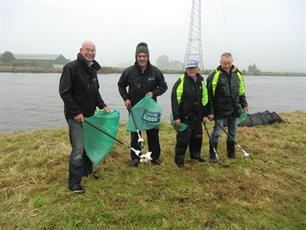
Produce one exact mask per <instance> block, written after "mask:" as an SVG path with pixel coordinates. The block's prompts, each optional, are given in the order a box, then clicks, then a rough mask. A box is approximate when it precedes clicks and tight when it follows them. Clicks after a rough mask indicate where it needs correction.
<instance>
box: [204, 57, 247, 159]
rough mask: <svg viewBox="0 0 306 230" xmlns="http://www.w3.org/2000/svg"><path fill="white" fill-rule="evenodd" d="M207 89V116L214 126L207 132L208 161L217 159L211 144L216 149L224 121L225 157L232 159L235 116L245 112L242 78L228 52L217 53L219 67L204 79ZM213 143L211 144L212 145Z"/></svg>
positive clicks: (233, 156) (235, 125) (245, 102)
mask: <svg viewBox="0 0 306 230" xmlns="http://www.w3.org/2000/svg"><path fill="white" fill-rule="evenodd" d="M207 88H208V99H209V102H208V114H209V115H208V119H209V120H214V121H215V125H214V129H213V132H212V134H211V144H210V149H209V153H210V161H211V162H214V163H215V162H217V157H216V154H215V153H214V151H213V148H212V147H213V146H214V147H215V149H217V145H218V139H219V136H220V134H221V132H222V129H221V127H223V125H224V124H227V127H228V134H229V135H230V136H231V138H229V137H227V156H228V157H229V158H235V142H233V140H235V138H236V128H237V117H239V116H240V111H241V109H243V110H244V111H245V112H248V103H247V100H246V96H245V86H244V79H243V76H242V74H241V72H240V71H239V70H238V69H237V67H236V66H234V65H233V57H232V55H231V54H230V53H223V54H222V55H221V60H220V66H218V68H217V69H216V70H215V71H214V72H212V73H211V74H210V75H209V76H208V78H207ZM212 145H213V146H212Z"/></svg>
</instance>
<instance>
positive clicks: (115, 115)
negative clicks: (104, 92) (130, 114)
mask: <svg viewBox="0 0 306 230" xmlns="http://www.w3.org/2000/svg"><path fill="white" fill-rule="evenodd" d="M119 118H120V114H119V112H118V111H115V110H113V111H112V112H110V113H107V112H105V111H104V110H99V111H98V112H97V113H96V114H95V115H93V116H91V117H88V118H85V120H86V121H87V122H89V123H91V124H93V125H94V126H96V127H98V128H99V129H102V130H103V131H105V132H106V133H108V134H110V135H111V136H113V137H116V136H117V133H118V128H119ZM83 133H84V148H85V152H86V154H87V156H88V157H89V159H90V160H91V161H92V163H93V165H94V166H96V165H98V164H99V163H100V162H101V161H102V160H103V159H104V158H105V157H106V156H107V155H108V154H109V152H110V151H111V149H112V146H113V144H114V139H113V138H111V137H109V136H108V135H106V134H104V133H103V132H101V131H99V130H97V129H95V128H94V127H92V126H91V125H89V124H87V123H85V122H83Z"/></svg>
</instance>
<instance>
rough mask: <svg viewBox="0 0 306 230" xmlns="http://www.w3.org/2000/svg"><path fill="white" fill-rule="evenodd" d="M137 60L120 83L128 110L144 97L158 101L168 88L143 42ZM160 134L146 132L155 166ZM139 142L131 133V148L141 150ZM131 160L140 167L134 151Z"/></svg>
mask: <svg viewBox="0 0 306 230" xmlns="http://www.w3.org/2000/svg"><path fill="white" fill-rule="evenodd" d="M135 59H136V62H135V64H134V65H132V66H130V67H128V68H127V69H125V70H124V71H123V73H122V75H121V77H120V79H119V81H118V89H119V93H120V95H121V97H122V99H123V100H124V105H125V106H126V108H127V109H130V108H131V107H133V106H134V105H135V104H137V102H138V101H140V100H141V99H142V98H143V97H144V96H150V97H152V98H153V99H154V100H155V101H156V100H157V99H156V98H157V96H160V95H162V94H163V93H164V92H166V90H167V88H168V86H167V83H166V82H165V79H164V75H163V74H162V72H161V71H160V70H159V69H158V68H156V67H155V66H153V65H151V64H150V61H149V49H148V45H147V44H146V43H144V42H141V43H139V44H138V45H137V47H136V53H135ZM127 87H128V91H127ZM131 115H132V114H131ZM158 132H159V130H158V129H150V130H147V131H146V133H147V139H148V145H149V151H150V152H152V155H151V157H152V161H151V162H152V164H155V165H160V160H159V157H160V145H159V138H158ZM137 140H138V136H137V133H136V132H131V146H132V147H133V148H135V149H138V150H139V149H140V147H139V146H138V143H137ZM131 158H132V166H135V167H136V166H138V164H139V161H140V159H139V157H138V156H137V155H136V154H135V153H134V152H133V151H131Z"/></svg>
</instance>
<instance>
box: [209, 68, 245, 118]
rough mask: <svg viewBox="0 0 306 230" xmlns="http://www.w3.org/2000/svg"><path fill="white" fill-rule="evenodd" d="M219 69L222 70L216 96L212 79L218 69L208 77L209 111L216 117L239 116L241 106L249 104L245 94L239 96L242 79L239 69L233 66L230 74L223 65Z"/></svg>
mask: <svg viewBox="0 0 306 230" xmlns="http://www.w3.org/2000/svg"><path fill="white" fill-rule="evenodd" d="M217 70H220V71H221V72H220V76H219V80H218V83H217V87H216V90H215V96H213V90H212V80H213V77H214V75H215V73H216V71H214V72H212V73H211V74H210V75H209V76H208V77H207V89H208V113H209V114H212V115H214V116H215V119H222V118H229V117H233V116H234V117H238V116H239V115H240V112H239V110H240V108H241V107H242V108H245V107H247V106H248V103H247V100H246V96H245V94H243V95H241V96H239V88H240V81H239V77H238V75H237V73H238V71H239V70H238V69H237V68H236V67H235V66H233V67H232V69H231V71H230V74H228V73H227V72H226V71H224V70H223V69H222V67H221V66H219V67H218V68H217Z"/></svg>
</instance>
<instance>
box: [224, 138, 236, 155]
mask: <svg viewBox="0 0 306 230" xmlns="http://www.w3.org/2000/svg"><path fill="white" fill-rule="evenodd" d="M226 147H227V156H228V157H229V158H235V157H236V154H235V142H233V141H227V142H226Z"/></svg>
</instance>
